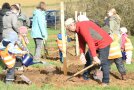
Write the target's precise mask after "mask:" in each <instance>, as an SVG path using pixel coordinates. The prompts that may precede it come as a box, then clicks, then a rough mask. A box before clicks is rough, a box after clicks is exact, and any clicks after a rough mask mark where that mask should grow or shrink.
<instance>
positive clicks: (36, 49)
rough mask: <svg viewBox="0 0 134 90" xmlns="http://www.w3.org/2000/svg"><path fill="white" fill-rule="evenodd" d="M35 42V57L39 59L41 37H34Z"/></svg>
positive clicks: (41, 43) (41, 44)
mask: <svg viewBox="0 0 134 90" xmlns="http://www.w3.org/2000/svg"><path fill="white" fill-rule="evenodd" d="M34 42H35V56H34V57H35V59H40V57H41V49H42V47H43V39H41V38H34Z"/></svg>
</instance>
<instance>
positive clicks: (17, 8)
mask: <svg viewBox="0 0 134 90" xmlns="http://www.w3.org/2000/svg"><path fill="white" fill-rule="evenodd" d="M11 7H14V8H15V9H16V10H19V7H17V6H16V5H15V4H14V5H11Z"/></svg>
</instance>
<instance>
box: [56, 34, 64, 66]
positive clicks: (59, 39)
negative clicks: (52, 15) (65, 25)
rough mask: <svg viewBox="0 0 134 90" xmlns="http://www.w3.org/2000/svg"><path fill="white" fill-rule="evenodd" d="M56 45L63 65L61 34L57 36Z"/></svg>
mask: <svg viewBox="0 0 134 90" xmlns="http://www.w3.org/2000/svg"><path fill="white" fill-rule="evenodd" d="M56 41H57V45H58V49H59V56H60V62H61V63H63V53H62V52H63V50H62V34H61V33H59V34H58V35H57V40H56Z"/></svg>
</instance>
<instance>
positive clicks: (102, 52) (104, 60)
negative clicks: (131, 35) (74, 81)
mask: <svg viewBox="0 0 134 90" xmlns="http://www.w3.org/2000/svg"><path fill="white" fill-rule="evenodd" d="M97 52H98V55H99V59H100V60H101V65H100V66H101V67H102V71H103V79H102V82H103V83H109V73H110V71H109V69H110V60H108V55H109V46H107V47H106V48H103V49H99V50H97ZM86 60H87V63H86V64H85V67H87V66H89V65H91V64H92V60H93V59H92V55H91V53H90V51H88V52H87V53H86ZM87 72H88V73H89V72H90V70H88V71H85V72H84V73H87Z"/></svg>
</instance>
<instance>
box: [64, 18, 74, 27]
mask: <svg viewBox="0 0 134 90" xmlns="http://www.w3.org/2000/svg"><path fill="white" fill-rule="evenodd" d="M72 23H74V19H73V18H68V19H67V20H66V21H65V26H68V25H70V24H72Z"/></svg>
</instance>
